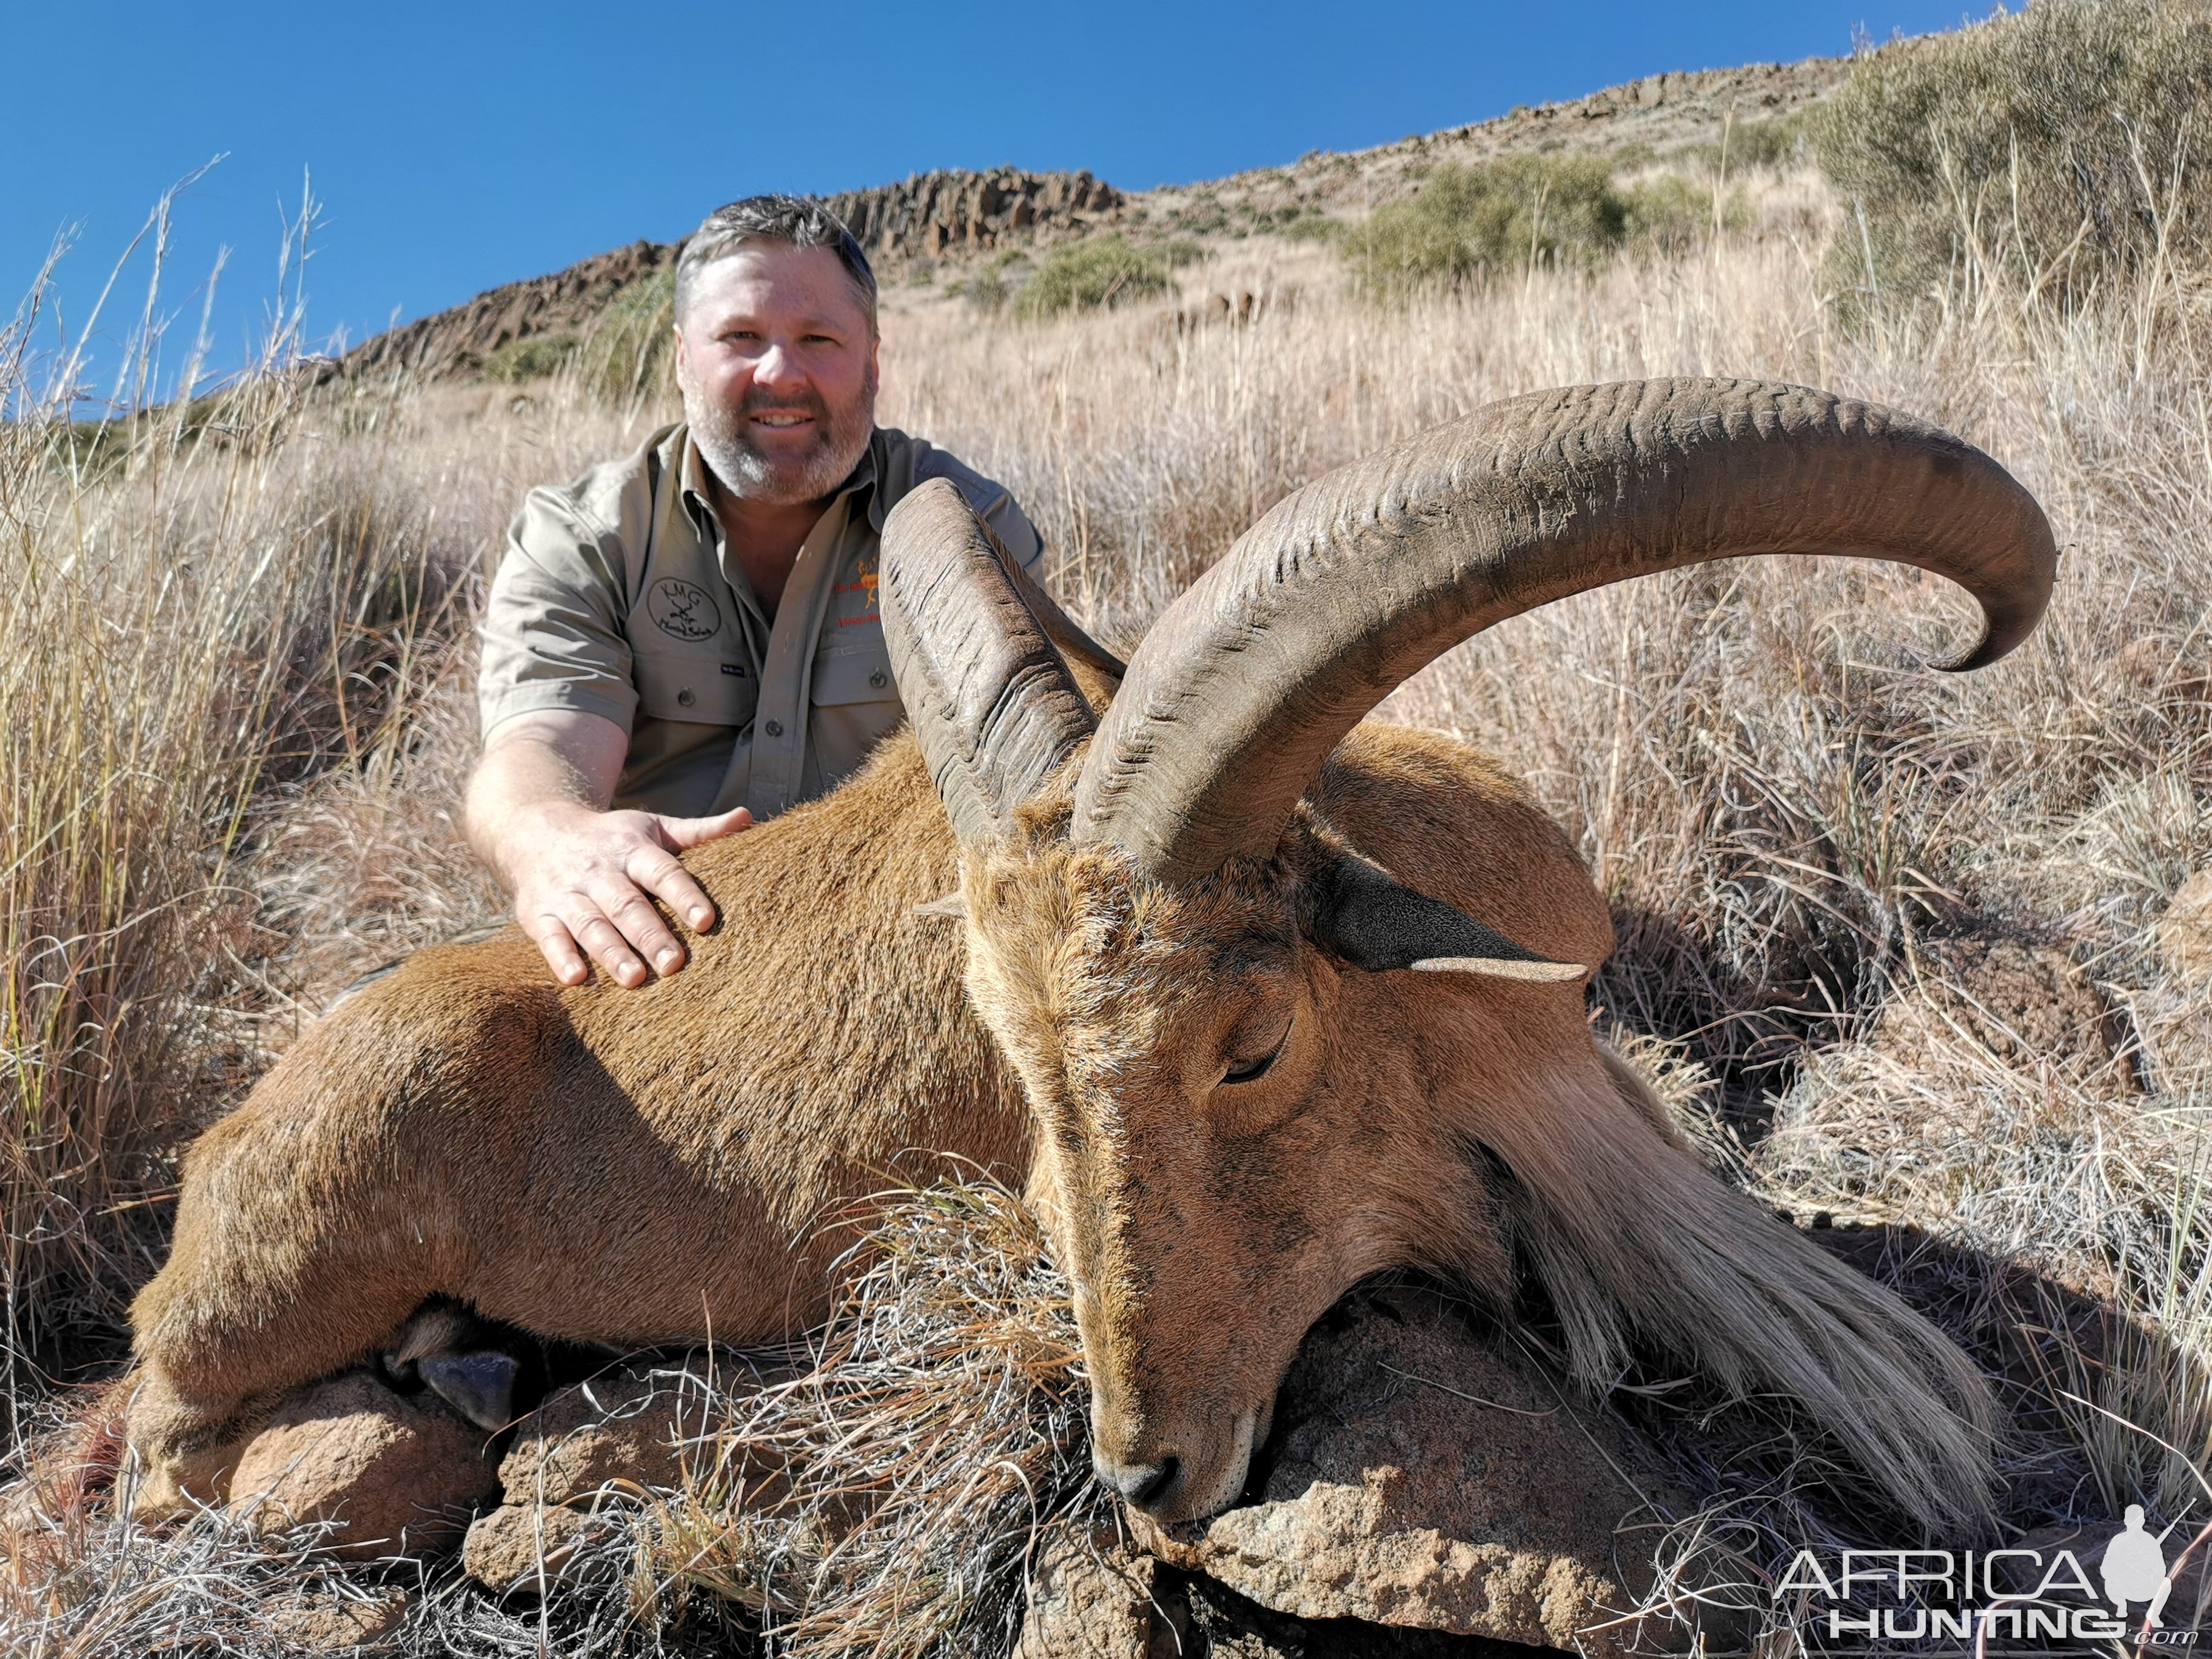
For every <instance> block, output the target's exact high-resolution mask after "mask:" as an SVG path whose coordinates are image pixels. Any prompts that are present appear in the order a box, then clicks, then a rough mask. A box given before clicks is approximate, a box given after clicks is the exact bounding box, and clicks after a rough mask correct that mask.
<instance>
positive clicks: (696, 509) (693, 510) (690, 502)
mask: <svg viewBox="0 0 2212 1659" xmlns="http://www.w3.org/2000/svg"><path fill="white" fill-rule="evenodd" d="M674 436H675V437H676V439H677V440H678V441H679V442H680V443H681V444H682V445H683V458H682V460H681V462H680V463H679V465H680V466H681V468H682V471H681V472H680V474H679V477H680V478H681V480H682V483H683V496H684V510H685V511H686V512H687V513H690V516H691V521H692V523H693V524H694V525H695V526H697V528H698V529H699V531H700V532H701V533H702V534H704V535H707V536H709V537H716V536H718V534H719V532H718V526H717V524H716V520H715V518H714V497H713V495H710V494H709V493H708V489H707V458H706V457H705V456H703V455H702V454H701V453H699V446H698V445H697V444H696V443H694V442H692V441H691V428H690V426H688V425H684V426H678V428H676V432H675V434H674ZM883 447H884V429H883V428H881V427H876V428H873V429H872V430H871V431H870V432H869V434H868V447H866V449H864V450H862V451H861V452H860V459H859V460H858V461H856V462H854V465H853V470H852V471H850V472H848V473H847V474H846V475H845V482H844V483H841V484H839V485H838V486H837V488H836V489H833V490H831V491H830V492H829V499H830V500H831V501H836V499H837V498H838V497H839V496H841V495H855V494H857V493H859V492H860V491H862V490H866V492H867V498H866V509H867V514H868V522H869V524H870V525H871V526H873V527H874V528H875V529H876V530H878V532H880V531H881V530H882V529H883V527H884V508H883V502H882V495H883V492H882V491H881V490H879V489H877V488H876V483H877V480H878V478H879V477H882V473H883V461H882V456H883ZM854 507H855V509H856V510H857V508H858V507H860V503H859V502H855V503H854ZM850 516H854V515H851V514H848V517H850Z"/></svg>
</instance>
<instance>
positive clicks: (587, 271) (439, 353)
mask: <svg viewBox="0 0 2212 1659" xmlns="http://www.w3.org/2000/svg"><path fill="white" fill-rule="evenodd" d="M679 246H681V244H680V243H672V242H632V243H631V244H630V245H629V246H628V247H623V248H617V249H616V250H615V251H614V252H611V253H601V254H598V255H595V256H594V257H592V258H589V259H586V260H584V261H582V262H581V263H580V264H573V265H570V266H569V267H568V269H567V270H556V271H555V272H554V273H553V274H552V275H551V276H533V277H532V278H531V279H530V280H529V281H527V282H522V283H507V285H506V286H505V287H504V288H495V289H492V290H491V291H490V292H489V293H487V294H479V295H477V297H476V298H475V299H473V300H471V301H469V302H468V303H467V304H466V305H460V306H455V307H453V309H452V310H450V311H441V312H439V313H437V314H436V315H435V316H432V317H423V318H419V319H416V321H414V322H411V323H406V324H403V325H401V326H399V327H398V328H395V329H392V330H391V331H388V332H386V333H383V334H380V335H378V336H377V337H375V338H374V339H373V340H369V341H367V342H365V343H362V344H361V345H359V346H356V348H355V349H353V350H351V351H349V352H348V353H347V354H346V355H345V356H343V357H342V358H340V359H339V360H338V362H337V373H338V374H341V375H343V376H345V377H347V378H349V379H354V380H371V379H374V378H376V377H378V376H380V375H386V374H403V373H404V374H417V375H422V376H426V377H428V378H429V379H431V380H450V379H453V378H456V377H459V376H462V375H466V374H474V373H475V372H476V371H477V370H478V369H480V368H483V365H484V362H485V360H486V359H488V358H489V357H490V356H491V355H492V354H493V353H494V352H495V351H497V350H498V349H500V348H501V347H502V346H506V345H510V344H512V343H514V342H515V341H518V340H529V339H538V338H550V337H554V336H557V335H562V334H574V333H577V332H580V331H582V330H584V329H586V328H587V327H588V326H589V325H591V324H592V323H593V322H594V321H596V320H597V319H599V316H600V314H601V313H604V312H605V310H606V308H607V307H608V306H610V305H611V304H612V303H613V302H614V299H615V296H616V295H618V294H620V293H621V292H622V291H623V289H626V288H628V287H629V285H630V284H631V283H635V282H636V281H638V280H639V279H640V278H641V277H645V276H651V275H652V274H653V272H655V271H657V270H665V269H668V268H669V267H671V266H672V265H674V264H675V263H676V253H677V250H678V247H679Z"/></svg>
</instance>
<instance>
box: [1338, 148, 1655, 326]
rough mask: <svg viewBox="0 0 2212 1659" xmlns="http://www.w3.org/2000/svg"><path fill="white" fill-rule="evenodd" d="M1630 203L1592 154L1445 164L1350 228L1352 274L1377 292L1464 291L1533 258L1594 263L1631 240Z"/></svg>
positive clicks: (1346, 248) (1609, 171)
mask: <svg viewBox="0 0 2212 1659" xmlns="http://www.w3.org/2000/svg"><path fill="white" fill-rule="evenodd" d="M1628 224H1629V202H1628V199H1627V198H1626V197H1624V196H1623V195H1622V194H1621V193H1620V191H1618V190H1616V189H1615V188H1614V187H1613V169H1612V168H1611V167H1609V166H1607V164H1606V163H1605V162H1604V161H1599V160H1597V159H1595V157H1590V156H1550V155H1519V156H1514V157H1511V158H1510V159H1508V160H1505V161H1492V162H1489V163H1486V164H1484V165H1480V166H1473V167H1462V166H1455V165H1452V166H1444V167H1438V168H1437V170H1436V171H1435V172H1434V173H1431V174H1430V175H1429V176H1428V178H1427V179H1425V180H1424V181H1423V182H1422V185H1421V187H1420V188H1419V190H1418V191H1414V193H1413V195H1411V196H1409V197H1407V198H1406V199H1405V200H1403V201H1399V202H1392V203H1389V204H1387V205H1385V206H1383V207H1380V208H1377V209H1376V210H1375V211H1374V213H1373V214H1371V215H1370V216H1369V217H1368V219H1367V221H1366V222H1364V224H1359V225H1354V226H1352V228H1349V229H1348V230H1346V232H1345V234H1344V242H1343V246H1344V255H1345V259H1346V263H1347V264H1349V265H1350V266H1351V268H1352V272H1353V275H1354V277H1355V280H1357V281H1358V282H1359V283H1361V284H1363V285H1364V286H1365V287H1368V288H1370V289H1373V290H1376V291H1378V292H1385V293H1387V292H1392V291H1402V290H1405V289H1415V288H1425V287H1438V286H1442V287H1454V288H1457V287H1465V286H1468V285H1470V284H1474V283H1481V282H1485V281H1487V280H1489V279H1490V278H1492V277H1495V276H1499V275H1501V274H1505V273H1510V272H1513V271H1518V270H1524V269H1525V268H1527V267H1528V265H1529V264H1532V263H1533V264H1592V263H1595V261H1596V260H1597V259H1599V258H1602V257H1603V256H1604V255H1605V254H1607V253H1608V252H1612V251H1613V249H1615V248H1618V247H1620V246H1621V245H1622V243H1623V242H1624V241H1625V240H1626V238H1627V234H1628Z"/></svg>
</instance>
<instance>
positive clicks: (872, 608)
mask: <svg viewBox="0 0 2212 1659" xmlns="http://www.w3.org/2000/svg"><path fill="white" fill-rule="evenodd" d="M878 580H880V579H879V578H878V576H877V574H876V562H875V561H874V560H873V559H866V558H864V559H862V560H861V561H860V572H859V579H858V580H854V581H849V582H839V583H838V584H837V592H840V593H859V594H860V595H861V596H862V597H861V599H860V611H859V612H858V613H857V614H855V615H854V616H850V617H838V618H837V626H838V627H840V628H849V627H851V626H852V625H853V624H854V623H867V622H876V621H879V620H880V619H881V615H882V613H881V612H880V611H878V610H877V609H876V601H877V598H878V595H877V592H876V586H877V583H878Z"/></svg>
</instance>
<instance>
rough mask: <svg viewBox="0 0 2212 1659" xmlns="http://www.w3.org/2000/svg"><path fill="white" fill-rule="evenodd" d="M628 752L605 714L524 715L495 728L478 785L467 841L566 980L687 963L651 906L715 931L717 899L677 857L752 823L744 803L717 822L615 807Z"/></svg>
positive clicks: (634, 974)
mask: <svg viewBox="0 0 2212 1659" xmlns="http://www.w3.org/2000/svg"><path fill="white" fill-rule="evenodd" d="M628 746H629V738H628V735H627V734H626V733H625V732H623V729H622V728H621V727H620V726H617V725H616V724H615V723H614V722H613V721H612V720H603V719H601V718H600V717H599V715H597V714H580V713H574V712H570V711H557V712H545V713H538V714H520V715H517V716H516V717H515V718H514V719H513V720H507V721H505V722H503V723H501V726H499V727H498V728H497V729H496V730H495V731H494V732H493V733H492V734H491V738H490V740H489V742H487V743H486V744H485V745H484V755H483V760H482V761H480V762H479V763H477V771H476V775H475V776H474V777H473V778H472V779H471V780H470V783H469V803H468V828H469V839H470V840H471V842H474V843H475V845H476V848H477V852H478V853H479V854H482V855H483V858H484V860H485V861H486V862H487V863H489V865H490V866H491V867H492V868H493V869H494V870H495V872H498V874H499V877H500V878H501V881H503V882H504V883H505V884H506V885H507V890H508V891H509V892H511V893H513V895H514V919H515V920H516V921H518V922H520V924H521V925H522V931H523V932H524V933H527V934H529V935H530V937H531V938H532V939H533V940H535V941H536V943H537V945H538V949H539V950H540V951H543V952H544V955H545V961H546V963H547V965H548V966H550V968H551V969H553V976H554V978H556V979H557V980H559V981H561V982H562V984H563V985H581V984H582V983H583V982H584V981H586V979H588V978H589V977H590V976H591V963H592V962H594V961H596V962H597V963H599V966H600V967H601V968H602V969H605V972H606V973H607V974H608V975H609V976H611V978H612V979H613V980H614V981H616V982H617V984H621V985H628V986H638V985H642V984H644V983H645V981H646V978H647V973H646V964H647V963H652V965H653V972H654V973H657V974H661V975H668V974H672V973H674V972H676V971H677V970H678V969H680V968H681V967H683V965H684V946H683V945H682V944H681V943H680V942H679V941H678V939H677V937H676V935H675V934H674V933H671V931H670V930H669V927H668V924H667V923H666V922H665V921H663V920H662V919H661V915H660V913H659V911H658V910H656V909H654V908H653V902H652V900H653V898H658V899H659V901H660V902H662V903H663V904H665V905H666V906H667V907H668V908H669V909H670V910H671V912H673V913H674V914H675V915H677V916H678V918H679V919H680V920H681V921H683V923H684V926H686V927H689V928H690V929H691V930H692V931H693V932H694V933H699V932H702V931H703V930H705V929H706V928H708V927H713V926H714V905H713V903H712V902H710V901H709V900H708V897H707V895H706V893H705V891H704V890H702V888H701V887H700V885H699V884H698V883H697V882H696V881H694V880H693V879H692V878H691V877H690V873H689V872H686V871H685V869H684V866H682V865H681V864H679V863H678V862H677V859H676V854H678V853H681V852H683V851H684V850H685V849H687V848H693V847H699V846H703V845H704V844H705V843H706V842H710V841H714V840H716V839H718V838H719V837H720V836H727V835H732V834H734V833H735V832H736V831H738V830H740V829H750V827H751V825H752V814H751V813H750V812H748V811H745V809H744V808H743V807H742V806H741V807H738V809H737V810H736V811H732V812H724V813H721V814H720V815H718V816H716V817H708V818H677V817H665V816H664V815H662V814H660V813H658V812H630V811H623V812H610V811H606V810H605V806H606V802H607V800H608V799H609V797H611V795H612V794H613V793H614V785H615V780H616V779H617V778H618V777H619V776H620V775H622V763H623V754H624V753H625V751H626V750H627V749H628ZM648 894H649V895H651V897H648V896H647V895H648Z"/></svg>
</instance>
